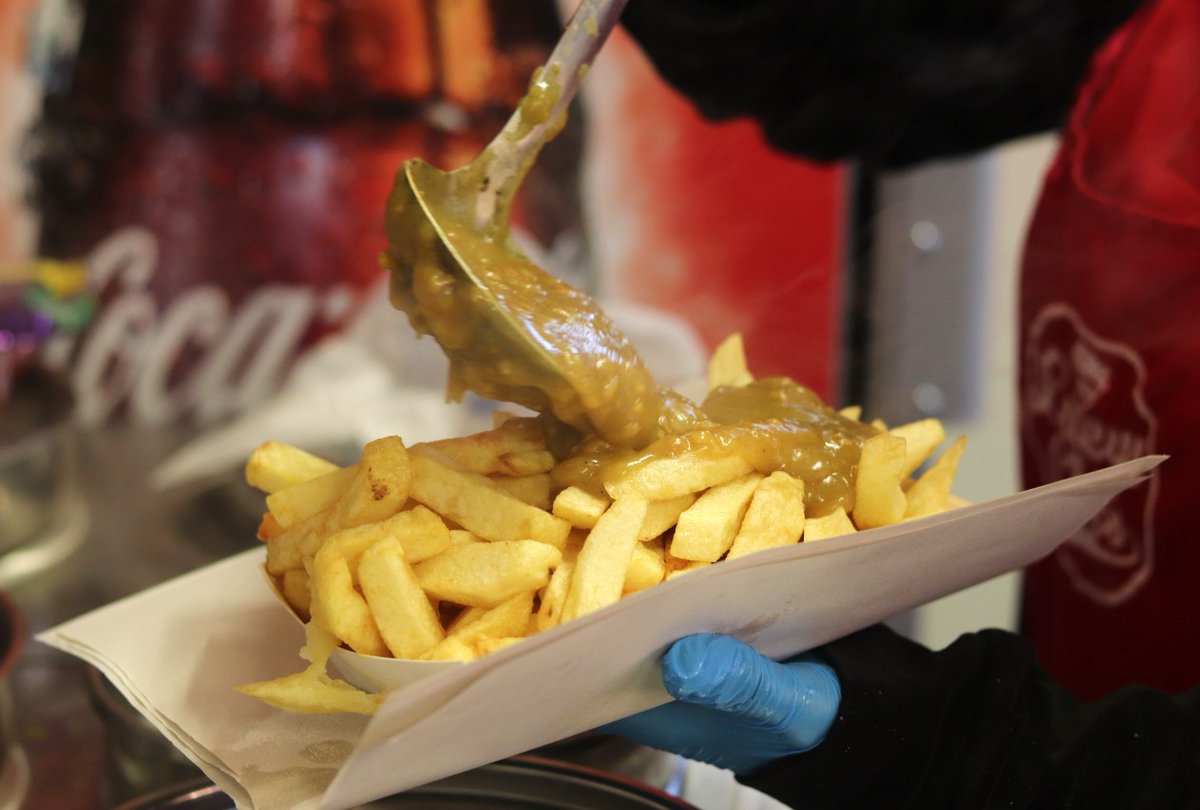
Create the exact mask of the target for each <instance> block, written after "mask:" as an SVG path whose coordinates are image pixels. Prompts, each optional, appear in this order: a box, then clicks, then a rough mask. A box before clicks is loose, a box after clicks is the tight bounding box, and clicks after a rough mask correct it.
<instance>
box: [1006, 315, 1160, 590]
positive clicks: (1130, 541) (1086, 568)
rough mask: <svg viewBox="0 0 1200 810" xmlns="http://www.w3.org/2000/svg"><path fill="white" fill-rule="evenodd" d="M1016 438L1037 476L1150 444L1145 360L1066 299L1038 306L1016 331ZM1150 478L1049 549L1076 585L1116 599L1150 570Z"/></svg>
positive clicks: (1143, 450)
mask: <svg viewBox="0 0 1200 810" xmlns="http://www.w3.org/2000/svg"><path fill="white" fill-rule="evenodd" d="M1021 362H1022V363H1023V374H1022V386H1021V399H1022V404H1023V406H1024V411H1023V417H1022V424H1021V438H1022V441H1023V442H1024V444H1025V449H1026V451H1027V453H1028V454H1029V457H1030V458H1031V459H1032V461H1033V463H1034V464H1035V465H1036V467H1037V470H1038V473H1039V475H1040V478H1041V480H1044V481H1054V480H1058V479H1061V478H1066V477H1068V476H1072V475H1078V474H1080V473H1084V472H1087V471H1089V470H1095V469H1099V468H1101V467H1106V466H1108V465H1110V464H1116V463H1118V462H1122V461H1127V460H1129V459H1133V458H1137V457H1139V456H1142V455H1145V454H1147V453H1150V452H1153V451H1154V446H1155V437H1156V433H1157V425H1158V420H1157V418H1156V416H1155V414H1154V413H1153V412H1152V411H1151V410H1150V408H1149V406H1148V405H1147V403H1146V397H1145V388H1146V385H1145V381H1146V364H1145V362H1144V361H1143V359H1142V358H1141V357H1140V356H1139V355H1138V353H1137V352H1136V351H1134V350H1133V349H1132V348H1131V347H1129V346H1127V345H1125V344H1122V343H1118V342H1115V341H1111V340H1107V339H1105V338H1103V337H1101V336H1099V335H1097V334H1096V333H1095V332H1094V331H1092V330H1091V329H1089V328H1088V326H1087V325H1086V324H1085V323H1084V322H1083V319H1082V318H1081V317H1080V315H1079V313H1078V312H1077V311H1076V310H1075V309H1073V308H1072V307H1070V306H1067V305H1066V304H1062V303H1054V304H1050V305H1048V306H1046V307H1044V308H1043V309H1042V310H1041V311H1040V312H1039V313H1038V314H1037V316H1036V317H1035V318H1034V319H1033V321H1032V322H1031V323H1030V326H1029V330H1028V333H1027V335H1026V339H1025V341H1024V346H1023V351H1022V357H1021ZM1157 494H1158V482H1157V480H1156V479H1151V480H1150V481H1149V482H1148V483H1147V485H1145V486H1140V487H1134V488H1133V489H1132V490H1128V491H1127V492H1126V493H1123V494H1122V495H1121V496H1119V497H1118V498H1116V499H1114V500H1113V501H1112V502H1111V503H1110V504H1109V505H1108V506H1106V507H1105V508H1104V510H1103V511H1102V512H1100V514H1098V515H1097V516H1096V517H1095V518H1093V519H1092V520H1091V521H1090V522H1089V523H1088V524H1087V525H1086V526H1084V527H1083V528H1082V529H1080V530H1079V532H1077V533H1076V534H1075V536H1073V537H1072V538H1071V539H1070V540H1069V541H1068V542H1066V543H1064V544H1063V545H1062V546H1061V547H1060V548H1059V550H1058V551H1057V552H1056V553H1055V556H1054V559H1055V561H1056V562H1057V563H1058V564H1059V565H1060V566H1062V568H1063V570H1064V571H1065V572H1066V573H1067V576H1068V578H1069V579H1070V581H1071V584H1072V585H1073V586H1074V587H1075V589H1076V590H1078V591H1079V592H1080V593H1081V594H1083V595H1085V596H1086V597H1088V598H1089V599H1091V600H1092V601H1094V602H1096V603H1098V604H1102V605H1108V606H1111V605H1117V604H1120V603H1122V602H1124V601H1125V600H1127V599H1129V598H1130V597H1131V596H1132V595H1133V594H1134V593H1136V592H1137V591H1138V589H1139V588H1141V587H1142V585H1143V584H1145V582H1146V580H1147V579H1149V577H1150V575H1151V573H1153V570H1154V522H1153V513H1154V506H1155V503H1156V501H1157Z"/></svg>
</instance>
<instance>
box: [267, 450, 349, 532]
mask: <svg viewBox="0 0 1200 810" xmlns="http://www.w3.org/2000/svg"><path fill="white" fill-rule="evenodd" d="M357 474H358V465H357V464H351V465H350V466H348V467H338V468H336V469H334V470H333V471H331V472H327V473H324V474H323V475H318V476H317V477H316V478H310V479H308V480H307V481H301V482H300V483H298V484H292V485H291V486H288V487H284V488H283V489H278V490H276V491H274V492H272V493H271V494H270V495H268V496H267V509H268V510H270V513H271V515H273V516H274V518H275V522H276V523H278V524H279V526H280V527H282V528H284V529H286V528H288V527H290V526H294V525H296V524H297V523H299V522H300V521H302V520H304V519H306V518H310V517H312V516H313V515H315V514H317V513H318V512H321V511H324V510H325V509H328V508H329V507H330V506H332V505H333V504H334V503H336V502H337V500H338V499H339V498H341V497H342V496H343V495H344V494H346V492H347V490H349V489H350V486H351V484H353V482H354V477H355V476H356V475H357Z"/></svg>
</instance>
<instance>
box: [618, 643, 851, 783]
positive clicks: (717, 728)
mask: <svg viewBox="0 0 1200 810" xmlns="http://www.w3.org/2000/svg"><path fill="white" fill-rule="evenodd" d="M662 677H663V685H664V686H665V687H666V688H667V691H668V692H670V693H671V695H672V696H673V697H674V698H675V700H674V701H672V702H670V703H666V704H663V705H662V706H658V707H656V708H653V709H648V710H647V711H644V712H640V713H639V714H635V715H632V716H630V717H626V718H625V719H623V720H618V721H616V722H614V723H609V724H607V725H605V726H601V727H600V728H599V729H597V731H600V732H601V733H605V734H614V735H617V736H619V737H625V738H627V739H630V740H634V741H635V742H640V743H643V744H645V745H649V746H651V747H653V748H659V749H662V750H665V751H671V752H674V753H676V754H682V755H683V756H685V757H688V758H689V759H695V760H699V761H701V762H707V763H709V764H711V765H716V766H718V767H721V768H729V769H730V770H732V771H733V772H734V773H739V774H743V773H749V772H750V771H753V770H755V769H757V768H759V767H761V766H763V765H765V764H767V763H768V762H770V761H771V760H774V759H779V758H780V757H785V756H788V755H789V754H798V753H800V752H802V751H807V750H809V749H810V748H813V747H815V746H816V745H817V744H818V743H820V742H821V740H823V739H825V734H826V733H827V732H828V731H829V727H830V726H832V725H833V720H834V718H835V717H836V716H837V710H838V703H839V702H840V701H841V695H842V690H841V685H840V684H839V683H838V679H837V675H836V674H835V673H834V671H833V669H832V668H831V667H829V666H828V665H826V664H823V663H821V662H820V661H818V660H816V659H815V658H814V657H812V656H808V655H805V656H800V657H798V658H795V659H792V660H790V661H786V662H783V663H778V662H776V661H772V660H771V659H770V658H767V657H766V656H764V655H762V654H761V653H759V652H758V651H757V650H755V649H754V648H753V647H751V646H750V645H749V644H746V643H745V642H742V641H738V640H737V639H736V638H733V637H732V636H727V635H718V634H714V633H698V634H696V635H691V636H685V637H684V638H681V639H679V640H678V641H676V642H675V643H674V644H673V645H671V647H670V648H669V649H668V650H667V652H666V654H665V655H664V656H663V659H662Z"/></svg>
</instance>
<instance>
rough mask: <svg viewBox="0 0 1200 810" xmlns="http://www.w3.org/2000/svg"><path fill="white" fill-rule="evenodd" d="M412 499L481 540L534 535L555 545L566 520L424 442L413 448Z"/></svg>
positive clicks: (562, 534) (563, 536)
mask: <svg viewBox="0 0 1200 810" xmlns="http://www.w3.org/2000/svg"><path fill="white" fill-rule="evenodd" d="M409 458H410V460H411V462H412V472H413V474H412V488H411V491H410V494H411V495H412V497H413V499H414V500H416V501H419V502H420V503H423V504H424V505H426V506H428V507H429V508H430V509H432V510H434V511H435V512H437V513H438V514H440V515H444V516H446V517H447V518H449V519H450V520H452V521H454V522H455V523H457V524H458V525H459V526H461V527H462V528H464V529H467V530H469V531H472V532H474V533H475V534H477V535H479V536H480V537H482V538H484V539H486V540H536V541H538V542H541V543H545V544H547V545H550V546H553V547H554V548H556V549H561V548H562V547H563V544H564V543H565V542H566V540H567V534H568V533H569V532H570V530H571V524H569V523H567V522H566V521H565V520H561V519H559V518H556V517H554V515H552V514H550V513H549V512H547V511H545V510H542V509H538V508H536V507H533V506H530V505H529V504H527V503H523V502H522V501H519V500H517V499H516V498H514V497H513V496H511V495H509V494H508V493H506V492H504V491H502V490H501V489H499V488H498V487H497V486H496V485H495V484H493V483H492V482H491V481H490V480H489V479H488V478H487V477H486V476H483V475H480V474H478V473H472V472H468V471H466V470H461V469H457V468H455V467H454V466H452V462H448V461H447V460H444V459H439V458H437V454H436V451H432V450H430V449H429V448H428V447H414V448H413V450H412V452H411V453H410V454H409Z"/></svg>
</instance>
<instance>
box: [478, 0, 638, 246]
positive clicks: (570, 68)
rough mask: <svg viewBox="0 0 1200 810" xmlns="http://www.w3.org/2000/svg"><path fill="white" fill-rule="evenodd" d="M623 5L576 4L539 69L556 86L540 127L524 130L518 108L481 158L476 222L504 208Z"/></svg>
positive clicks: (613, 0)
mask: <svg viewBox="0 0 1200 810" xmlns="http://www.w3.org/2000/svg"><path fill="white" fill-rule="evenodd" d="M627 2H628V0H581V2H580V3H579V6H578V8H576V9H575V13H574V14H573V15H571V19H570V21H568V22H567V25H566V28H565V29H563V33H562V36H560V37H559V40H558V43H557V44H556V45H555V46H554V50H553V51H551V52H550V56H549V58H548V59H547V60H546V64H545V66H544V67H543V68H542V75H544V76H556V77H557V82H558V96H557V97H556V98H555V99H554V103H553V104H552V105H551V107H550V111H549V115H547V116H545V118H544V119H543V120H542V121H541V122H540V123H538V124H536V125H534V126H532V127H528V125H527V124H526V122H524V121H523V120H522V110H521V108H520V107H518V108H517V110H516V111H515V112H514V113H513V114H512V116H511V117H510V118H509V119H508V121H507V122H506V123H505V124H504V127H503V128H502V129H501V130H500V132H499V133H498V134H497V135H496V137H495V138H493V139H492V143H491V146H490V147H489V148H488V149H487V150H486V151H485V152H484V153H483V155H482V157H484V159H485V160H486V161H487V175H488V176H489V178H490V182H489V191H488V192H486V193H482V194H480V195H479V196H478V198H477V202H476V209H475V218H476V223H477V224H480V225H482V224H483V223H485V222H488V221H491V220H492V219H493V218H494V217H496V216H497V215H498V214H501V213H502V212H503V210H504V209H506V208H507V202H508V200H507V198H508V197H509V196H511V193H512V192H513V190H514V189H515V186H516V184H517V183H519V182H520V181H521V177H522V176H523V175H524V173H525V171H527V170H528V168H529V166H530V165H531V164H532V162H533V158H534V157H535V156H536V155H537V153H538V150H540V149H541V148H542V146H543V145H544V144H545V142H546V141H547V140H548V138H547V130H549V129H550V128H551V127H553V126H555V125H556V123H557V122H558V119H559V117H560V116H561V115H562V114H563V111H564V110H566V108H567V106H568V105H569V104H570V103H571V100H572V99H573V98H574V97H575V93H576V92H578V90H579V83H580V81H581V80H582V78H583V73H585V72H586V67H587V66H588V65H591V63H592V60H593V59H595V58H596V54H597V53H598V52H599V50H600V48H601V46H603V45H604V42H605V40H607V39H608V35H609V34H610V33H612V30H613V28H614V27H616V24H617V20H618V19H620V17H621V12H622V11H623V10H624V8H625V4H626V3H627Z"/></svg>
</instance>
